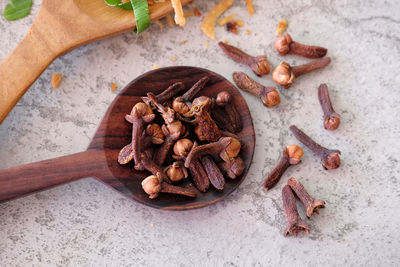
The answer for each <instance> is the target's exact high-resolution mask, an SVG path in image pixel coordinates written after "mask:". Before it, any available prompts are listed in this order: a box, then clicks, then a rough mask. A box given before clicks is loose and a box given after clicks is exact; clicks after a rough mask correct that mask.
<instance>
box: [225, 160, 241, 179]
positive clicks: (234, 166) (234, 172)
mask: <svg viewBox="0 0 400 267" xmlns="http://www.w3.org/2000/svg"><path fill="white" fill-rule="evenodd" d="M219 167H220V168H221V170H222V171H223V172H225V174H226V175H227V176H228V177H229V178H231V179H236V177H238V176H240V175H241V174H242V173H243V171H244V168H245V167H246V166H245V165H244V162H243V160H242V159H241V158H240V157H236V158H233V159H231V160H229V161H224V162H221V163H220V164H219Z"/></svg>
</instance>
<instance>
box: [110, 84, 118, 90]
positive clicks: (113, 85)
mask: <svg viewBox="0 0 400 267" xmlns="http://www.w3.org/2000/svg"><path fill="white" fill-rule="evenodd" d="M115 90H117V85H116V84H115V83H111V91H113V92H114V91H115Z"/></svg>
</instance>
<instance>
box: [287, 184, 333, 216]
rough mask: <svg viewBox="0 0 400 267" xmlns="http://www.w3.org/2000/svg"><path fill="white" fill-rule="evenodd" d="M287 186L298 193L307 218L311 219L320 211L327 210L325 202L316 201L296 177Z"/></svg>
mask: <svg viewBox="0 0 400 267" xmlns="http://www.w3.org/2000/svg"><path fill="white" fill-rule="evenodd" d="M287 184H288V185H289V186H290V188H292V190H293V191H294V192H295V193H296V195H297V197H298V198H299V199H300V201H301V202H302V203H303V205H304V207H305V208H306V214H307V217H308V218H310V217H311V215H313V213H314V212H315V213H316V214H319V213H318V209H321V208H325V202H324V201H323V200H320V199H315V198H313V197H312V196H310V194H308V192H307V191H306V189H305V188H304V186H303V185H302V184H301V183H300V182H299V181H298V180H297V179H296V178H294V177H291V178H289V180H288V182H287Z"/></svg>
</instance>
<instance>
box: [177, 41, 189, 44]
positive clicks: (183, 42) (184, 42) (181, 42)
mask: <svg viewBox="0 0 400 267" xmlns="http://www.w3.org/2000/svg"><path fill="white" fill-rule="evenodd" d="M186 42H187V40H182V41H180V42H179V43H180V44H186Z"/></svg>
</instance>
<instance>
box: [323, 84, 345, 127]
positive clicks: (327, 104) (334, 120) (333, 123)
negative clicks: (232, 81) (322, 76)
mask: <svg viewBox="0 0 400 267" xmlns="http://www.w3.org/2000/svg"><path fill="white" fill-rule="evenodd" d="M318 99H319V103H320V104H321V107H322V111H323V112H324V127H325V129H327V130H331V131H332V130H336V129H337V128H338V127H339V124H340V115H339V114H337V113H336V112H335V111H334V110H333V107H332V102H331V98H330V97H329V92H328V86H327V85H326V84H325V83H323V84H321V85H320V86H319V87H318Z"/></svg>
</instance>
